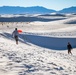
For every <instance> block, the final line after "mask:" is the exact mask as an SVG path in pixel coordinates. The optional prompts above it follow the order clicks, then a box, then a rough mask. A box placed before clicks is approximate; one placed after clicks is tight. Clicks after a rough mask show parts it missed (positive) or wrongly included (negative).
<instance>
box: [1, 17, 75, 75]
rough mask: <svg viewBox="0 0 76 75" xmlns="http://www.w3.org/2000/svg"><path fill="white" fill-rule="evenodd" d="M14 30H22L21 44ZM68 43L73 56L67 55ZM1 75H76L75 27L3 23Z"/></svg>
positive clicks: (54, 23) (36, 22)
mask: <svg viewBox="0 0 76 75" xmlns="http://www.w3.org/2000/svg"><path fill="white" fill-rule="evenodd" d="M72 19H73V20H75V19H76V18H75V17H74V18H73V17H72ZM65 21H66V22H69V23H70V21H72V20H71V19H70V18H69V21H68V20H67V19H65ZM15 27H17V28H18V29H22V31H23V32H22V33H20V34H19V44H18V45H16V44H15V40H14V38H13V37H12V35H11V34H12V31H13V30H14V28H15ZM68 42H70V43H71V44H72V47H73V49H72V53H73V55H70V54H69V55H68V53H67V43H68ZM0 75H76V25H75V24H72V25H70V24H65V23H64V22H62V20H57V21H53V22H51V21H49V22H40V21H35V22H29V23H28V22H1V23H0Z"/></svg>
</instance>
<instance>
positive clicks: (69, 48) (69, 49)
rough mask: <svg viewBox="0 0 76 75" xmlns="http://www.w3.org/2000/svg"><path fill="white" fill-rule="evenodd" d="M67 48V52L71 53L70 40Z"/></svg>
mask: <svg viewBox="0 0 76 75" xmlns="http://www.w3.org/2000/svg"><path fill="white" fill-rule="evenodd" d="M67 49H68V54H71V55H72V52H71V50H72V46H71V44H70V42H68V45H67Z"/></svg>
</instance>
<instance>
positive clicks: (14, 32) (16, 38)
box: [12, 28, 19, 44]
mask: <svg viewBox="0 0 76 75" xmlns="http://www.w3.org/2000/svg"><path fill="white" fill-rule="evenodd" d="M18 35H19V33H18V30H17V28H15V30H14V31H13V33H12V36H13V37H14V38H15V41H16V44H18Z"/></svg>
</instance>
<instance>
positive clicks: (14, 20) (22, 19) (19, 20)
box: [0, 16, 66, 22]
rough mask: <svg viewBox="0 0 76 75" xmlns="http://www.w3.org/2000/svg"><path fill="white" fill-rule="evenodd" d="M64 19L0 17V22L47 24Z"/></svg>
mask: <svg viewBox="0 0 76 75" xmlns="http://www.w3.org/2000/svg"><path fill="white" fill-rule="evenodd" d="M63 19H66V18H64V17H63V18H49V19H47V18H40V17H24V16H21V17H10V18H4V17H0V22H33V21H42V22H49V21H56V20H63Z"/></svg>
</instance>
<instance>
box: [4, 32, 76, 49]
mask: <svg viewBox="0 0 76 75" xmlns="http://www.w3.org/2000/svg"><path fill="white" fill-rule="evenodd" d="M3 36H4V37H6V38H7V39H12V40H13V37H12V36H11V34H9V33H4V34H3ZM19 41H20V42H22V43H24V44H28V45H30V44H29V43H32V44H35V45H37V46H40V47H44V48H48V49H53V50H66V49H67V43H68V42H70V43H71V45H72V47H73V48H75V47H76V38H60V37H46V36H39V35H36V34H29V33H24V34H20V35H19Z"/></svg>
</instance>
